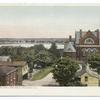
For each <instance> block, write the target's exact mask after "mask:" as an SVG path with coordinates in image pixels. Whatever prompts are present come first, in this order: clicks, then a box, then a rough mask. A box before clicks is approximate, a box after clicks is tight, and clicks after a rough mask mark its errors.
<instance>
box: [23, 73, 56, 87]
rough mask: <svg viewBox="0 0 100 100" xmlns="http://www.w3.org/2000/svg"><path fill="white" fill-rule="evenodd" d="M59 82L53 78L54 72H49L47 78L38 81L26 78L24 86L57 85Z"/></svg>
mask: <svg viewBox="0 0 100 100" xmlns="http://www.w3.org/2000/svg"><path fill="white" fill-rule="evenodd" d="M57 85H58V83H57V82H56V81H55V80H54V79H53V75H52V73H49V74H48V75H47V76H46V77H45V78H43V79H41V80H36V81H30V80H24V81H23V86H57Z"/></svg>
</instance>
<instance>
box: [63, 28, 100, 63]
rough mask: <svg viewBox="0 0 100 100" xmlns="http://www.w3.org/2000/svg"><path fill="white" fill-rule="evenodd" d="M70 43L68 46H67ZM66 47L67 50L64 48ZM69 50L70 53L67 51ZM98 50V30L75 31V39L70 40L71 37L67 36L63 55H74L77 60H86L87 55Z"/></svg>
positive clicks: (99, 40) (99, 35) (99, 33)
mask: <svg viewBox="0 0 100 100" xmlns="http://www.w3.org/2000/svg"><path fill="white" fill-rule="evenodd" d="M69 44H70V46H69ZM66 49H67V50H66ZM69 51H70V53H69ZM99 51H100V32H99V30H98V29H97V30H95V31H90V30H89V31H82V30H80V31H76V32H75V41H74V42H71V37H70V38H69V43H65V48H64V53H63V55H64V56H65V55H67V56H70V57H72V58H73V57H74V58H76V59H77V60H82V61H83V60H87V55H89V54H91V53H96V52H99Z"/></svg>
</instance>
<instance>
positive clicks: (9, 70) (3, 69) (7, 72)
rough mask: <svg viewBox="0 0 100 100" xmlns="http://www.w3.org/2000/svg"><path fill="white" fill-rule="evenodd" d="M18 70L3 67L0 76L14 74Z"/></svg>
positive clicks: (0, 69)
mask: <svg viewBox="0 0 100 100" xmlns="http://www.w3.org/2000/svg"><path fill="white" fill-rule="evenodd" d="M16 70H17V69H16V68H15V67H9V66H2V67H0V76H3V75H7V74H9V73H12V72H14V71H16Z"/></svg>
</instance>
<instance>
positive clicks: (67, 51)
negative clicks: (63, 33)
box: [63, 36, 76, 58]
mask: <svg viewBox="0 0 100 100" xmlns="http://www.w3.org/2000/svg"><path fill="white" fill-rule="evenodd" d="M71 40H72V39H71V36H69V42H65V45H64V51H63V56H64V57H66V56H69V57H71V58H76V49H75V47H74V43H73V42H72V41H71Z"/></svg>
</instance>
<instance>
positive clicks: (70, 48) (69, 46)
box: [64, 42, 76, 52]
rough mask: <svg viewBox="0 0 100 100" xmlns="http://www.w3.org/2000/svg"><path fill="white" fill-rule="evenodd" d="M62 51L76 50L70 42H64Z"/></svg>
mask: <svg viewBox="0 0 100 100" xmlns="http://www.w3.org/2000/svg"><path fill="white" fill-rule="evenodd" d="M64 52H76V50H75V48H74V46H73V44H72V42H69V43H68V44H67V43H66V44H65V47H64Z"/></svg>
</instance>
